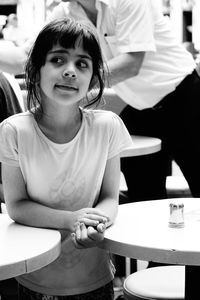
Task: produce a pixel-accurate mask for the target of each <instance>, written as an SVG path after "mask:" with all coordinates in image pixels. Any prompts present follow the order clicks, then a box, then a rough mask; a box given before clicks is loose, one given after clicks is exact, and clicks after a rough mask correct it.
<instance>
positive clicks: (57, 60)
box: [50, 57, 64, 64]
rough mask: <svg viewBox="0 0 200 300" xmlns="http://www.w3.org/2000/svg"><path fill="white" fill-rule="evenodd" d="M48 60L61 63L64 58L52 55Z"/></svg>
mask: <svg viewBox="0 0 200 300" xmlns="http://www.w3.org/2000/svg"><path fill="white" fill-rule="evenodd" d="M50 62H52V63H54V64H62V63H63V62H64V59H63V58H62V57H52V58H51V59H50Z"/></svg>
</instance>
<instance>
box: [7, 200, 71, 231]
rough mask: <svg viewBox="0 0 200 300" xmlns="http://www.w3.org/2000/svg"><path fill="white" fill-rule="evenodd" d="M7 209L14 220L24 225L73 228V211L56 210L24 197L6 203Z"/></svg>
mask: <svg viewBox="0 0 200 300" xmlns="http://www.w3.org/2000/svg"><path fill="white" fill-rule="evenodd" d="M7 210H8V214H9V215H10V217H11V218H12V219H13V220H14V221H16V222H18V223H21V224H24V225H28V226H34V227H43V228H55V229H65V230H69V231H73V230H74V228H73V221H72V214H73V213H72V212H70V211H64V210H58V209H55V208H51V207H47V206H45V205H42V204H40V203H37V202H34V201H30V200H26V199H25V200H20V201H17V202H16V203H13V204H12V205H9V203H7Z"/></svg>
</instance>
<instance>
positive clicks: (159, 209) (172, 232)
mask: <svg viewBox="0 0 200 300" xmlns="http://www.w3.org/2000/svg"><path fill="white" fill-rule="evenodd" d="M179 202H181V203H183V204H184V223H185V226H184V227H183V228H170V227H169V225H168V222H169V216H170V214H169V212H170V208H169V205H170V203H179ZM198 237H199V238H198ZM103 246H104V247H105V248H106V249H109V250H110V251H111V252H113V253H117V254H120V255H124V256H128V257H132V258H136V259H142V260H148V261H155V262H162V263H167V264H183V265H200V199H199V198H175V199H163V200H151V201H141V202H135V203H128V204H123V205H119V211H118V216H117V218H116V221H115V224H114V225H113V226H111V227H110V228H108V229H107V230H106V233H105V239H104V242H103Z"/></svg>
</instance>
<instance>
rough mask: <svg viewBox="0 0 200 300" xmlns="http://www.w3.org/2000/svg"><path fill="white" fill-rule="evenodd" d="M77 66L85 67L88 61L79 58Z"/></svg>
mask: <svg viewBox="0 0 200 300" xmlns="http://www.w3.org/2000/svg"><path fill="white" fill-rule="evenodd" d="M78 66H79V67H80V68H82V69H85V68H88V63H87V62H86V61H84V60H80V61H79V62H78Z"/></svg>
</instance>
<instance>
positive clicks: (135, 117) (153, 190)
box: [120, 71, 200, 202]
mask: <svg viewBox="0 0 200 300" xmlns="http://www.w3.org/2000/svg"><path fill="white" fill-rule="evenodd" d="M120 116H121V118H122V119H123V121H124V123H125V125H126V127H127V128H128V130H129V132H130V134H136V135H146V136H152V137H158V138H160V139H161V140H162V150H161V151H160V152H158V153H156V154H152V155H146V156H140V157H130V158H122V159H121V169H122V172H123V173H124V176H125V178H126V182H127V186H128V196H129V201H131V202H132V201H134V202H135V201H141V200H150V199H162V198H166V188H165V183H166V176H167V175H168V172H169V162H170V160H171V159H174V160H175V161H176V163H177V164H178V165H179V167H180V169H181V171H182V172H183V174H184V177H185V178H186V180H187V182H188V184H189V187H190V190H191V193H192V195H193V196H194V197H200V184H199V175H198V174H199V173H200V142H199V141H200V78H199V76H198V75H197V73H196V71H194V72H193V73H192V74H191V75H188V76H187V77H186V78H185V79H184V80H183V81H182V82H181V83H180V84H179V86H178V87H177V88H176V90H175V91H174V92H172V93H170V94H168V95H167V96H166V97H165V98H163V100H161V101H160V102H159V103H158V104H157V105H156V106H154V107H152V108H149V109H144V110H137V109H134V108H132V107H130V106H127V107H126V108H125V109H124V110H123V111H122V113H121V115H120Z"/></svg>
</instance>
